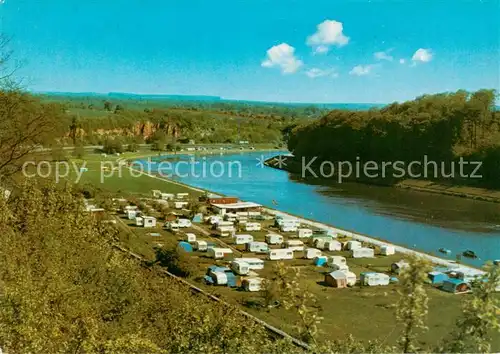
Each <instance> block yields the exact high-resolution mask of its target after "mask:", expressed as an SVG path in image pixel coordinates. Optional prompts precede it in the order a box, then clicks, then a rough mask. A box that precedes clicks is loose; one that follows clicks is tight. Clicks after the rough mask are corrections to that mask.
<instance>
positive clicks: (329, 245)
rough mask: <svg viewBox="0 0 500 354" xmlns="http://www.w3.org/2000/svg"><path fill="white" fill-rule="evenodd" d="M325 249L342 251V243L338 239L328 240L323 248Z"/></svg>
mask: <svg viewBox="0 0 500 354" xmlns="http://www.w3.org/2000/svg"><path fill="white" fill-rule="evenodd" d="M321 249H323V250H325V251H330V252H332V251H342V244H341V243H340V242H339V241H336V240H330V241H326V242H325V243H324V244H323V247H322V248H321Z"/></svg>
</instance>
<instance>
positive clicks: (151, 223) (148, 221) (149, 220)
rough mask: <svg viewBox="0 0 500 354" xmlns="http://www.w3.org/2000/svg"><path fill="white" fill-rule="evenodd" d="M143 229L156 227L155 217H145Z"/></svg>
mask: <svg viewBox="0 0 500 354" xmlns="http://www.w3.org/2000/svg"><path fill="white" fill-rule="evenodd" d="M142 219H143V225H142V226H143V227H156V218H155V217H154V216H143V217H142Z"/></svg>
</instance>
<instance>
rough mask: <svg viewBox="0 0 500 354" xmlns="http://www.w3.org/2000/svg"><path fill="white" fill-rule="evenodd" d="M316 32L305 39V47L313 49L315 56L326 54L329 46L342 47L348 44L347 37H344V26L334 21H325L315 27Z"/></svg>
mask: <svg viewBox="0 0 500 354" xmlns="http://www.w3.org/2000/svg"><path fill="white" fill-rule="evenodd" d="M316 29H317V30H316V32H315V33H314V34H312V35H311V36H309V37H307V42H306V43H307V45H308V46H311V47H313V51H314V53H316V54H321V53H327V52H328V51H329V50H330V46H332V45H336V46H338V47H342V46H344V45H346V44H347V43H349V37H347V36H346V35H344V33H343V31H344V25H343V24H342V22H338V21H335V20H326V21H323V22H321V23H320V24H319V25H317V26H316Z"/></svg>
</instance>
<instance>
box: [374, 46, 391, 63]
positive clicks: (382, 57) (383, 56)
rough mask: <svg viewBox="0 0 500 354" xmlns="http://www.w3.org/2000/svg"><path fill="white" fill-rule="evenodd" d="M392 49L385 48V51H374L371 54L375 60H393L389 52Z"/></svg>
mask: <svg viewBox="0 0 500 354" xmlns="http://www.w3.org/2000/svg"><path fill="white" fill-rule="evenodd" d="M391 51H392V48H391V49H388V50H386V51H385V52H375V53H373V56H374V57H375V59H377V60H387V61H393V60H394V57H393V56H392V55H390V54H389V53H390V52H391Z"/></svg>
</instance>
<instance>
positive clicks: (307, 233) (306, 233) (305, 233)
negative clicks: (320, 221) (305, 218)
mask: <svg viewBox="0 0 500 354" xmlns="http://www.w3.org/2000/svg"><path fill="white" fill-rule="evenodd" d="M312 235H313V231H312V230H311V229H298V230H297V236H298V238H306V237H312Z"/></svg>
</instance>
